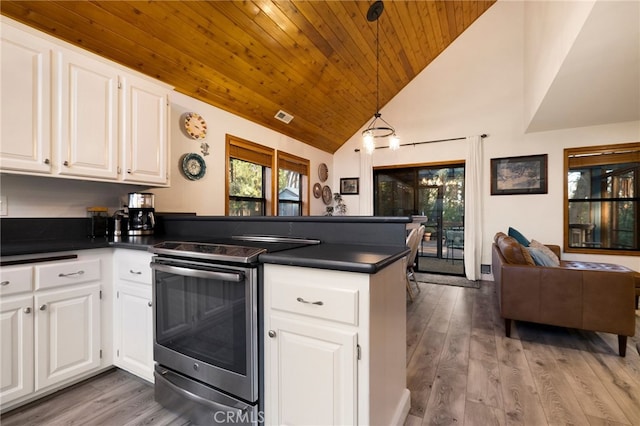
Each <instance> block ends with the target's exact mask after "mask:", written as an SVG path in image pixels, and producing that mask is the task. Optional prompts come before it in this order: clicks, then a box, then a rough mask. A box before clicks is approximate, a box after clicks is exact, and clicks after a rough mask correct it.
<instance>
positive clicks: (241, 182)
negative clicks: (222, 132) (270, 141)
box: [226, 135, 274, 216]
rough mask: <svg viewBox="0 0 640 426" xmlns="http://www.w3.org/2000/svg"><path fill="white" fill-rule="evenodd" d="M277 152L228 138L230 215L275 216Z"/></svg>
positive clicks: (228, 198) (228, 213)
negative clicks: (273, 187) (273, 192)
mask: <svg viewBox="0 0 640 426" xmlns="http://www.w3.org/2000/svg"><path fill="white" fill-rule="evenodd" d="M273 153H274V150H273V149H271V148H267V147H264V146H262V145H258V144H255V143H253V142H249V141H245V140H243V139H240V138H236V137H233V136H230V135H227V161H228V163H227V164H228V169H227V209H226V211H227V215H229V216H269V215H270V214H271V205H272V201H271V200H272V196H271V170H272V169H273V161H274V155H273Z"/></svg>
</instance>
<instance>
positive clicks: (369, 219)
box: [163, 215, 412, 223]
mask: <svg viewBox="0 0 640 426" xmlns="http://www.w3.org/2000/svg"><path fill="white" fill-rule="evenodd" d="M163 220H165V221H184V220H189V221H221V222H264V221H269V222H334V223H335V222H347V223H349V222H355V223H411V220H412V219H411V216H186V217H185V216H180V215H175V216H165V217H163Z"/></svg>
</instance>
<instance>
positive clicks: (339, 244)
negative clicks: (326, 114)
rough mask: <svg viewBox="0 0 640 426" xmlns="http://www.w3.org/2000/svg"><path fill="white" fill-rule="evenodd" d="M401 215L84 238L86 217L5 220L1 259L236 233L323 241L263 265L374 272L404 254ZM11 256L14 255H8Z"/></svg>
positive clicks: (178, 223)
mask: <svg viewBox="0 0 640 426" xmlns="http://www.w3.org/2000/svg"><path fill="white" fill-rule="evenodd" d="M409 221H410V219H409V218H402V217H296V218H284V217H268V218H266V217H261V218H254V217H252V218H234V217H226V216H224V217H195V216H193V217H192V216H189V217H183V216H180V215H169V216H163V217H162V219H160V218H159V220H158V223H157V224H158V225H159V226H158V229H157V230H156V234H155V235H153V236H139V237H138V236H135V237H134V236H124V237H119V238H117V239H114V238H113V237H111V238H110V239H107V238H94V239H91V238H87V236H86V235H87V223H88V222H87V218H8V219H3V220H2V222H1V225H2V233H1V234H0V237H1V240H0V241H1V245H0V260H1V261H8V262H12V261H13V260H17V258H25V257H28V258H31V257H32V256H33V255H39V254H46V253H62V252H73V251H79V250H88V249H100V248H126V249H131V250H145V251H146V250H148V249H149V247H150V246H152V245H154V244H158V243H161V242H163V241H216V240H224V239H228V238H230V237H231V236H234V235H278V236H292V237H305V238H311V239H318V240H320V241H322V243H321V244H319V245H314V246H304V247H299V248H293V249H290V250H284V251H279V252H277V251H276V252H273V253H265V254H263V255H261V256H260V261H261V262H263V263H273V264H280V265H291V266H302V267H309V268H319V269H335V270H341V271H350V272H362V273H368V274H373V273H376V272H377V271H379V270H381V269H383V268H385V267H386V266H388V265H390V264H391V263H393V262H395V261H396V260H398V259H400V258H402V257H403V256H406V255H407V253H409V250H408V249H407V248H406V247H405V245H404V243H405V237H406V233H405V224H406V223H408V222H409ZM12 258H14V259H12Z"/></svg>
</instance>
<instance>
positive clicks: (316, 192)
mask: <svg viewBox="0 0 640 426" xmlns="http://www.w3.org/2000/svg"><path fill="white" fill-rule="evenodd" d="M313 196H314V197H316V198H320V197H321V196H322V185H320V184H319V183H316V184H315V185H313Z"/></svg>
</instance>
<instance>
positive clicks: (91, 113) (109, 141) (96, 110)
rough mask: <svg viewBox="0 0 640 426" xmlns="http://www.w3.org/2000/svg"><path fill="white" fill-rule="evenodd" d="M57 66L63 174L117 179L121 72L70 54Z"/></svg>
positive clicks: (57, 120) (58, 132)
mask: <svg viewBox="0 0 640 426" xmlns="http://www.w3.org/2000/svg"><path fill="white" fill-rule="evenodd" d="M54 64H55V72H54V82H55V85H56V89H57V90H54V92H53V93H54V99H55V100H56V102H59V108H54V110H55V111H56V112H57V114H56V117H55V119H54V129H56V130H55V131H54V132H55V137H54V140H55V139H57V138H59V141H58V143H57V144H56V145H57V146H58V148H59V150H60V151H59V155H58V164H57V166H58V167H57V168H58V170H59V173H60V174H63V175H73V176H86V177H90V178H91V177H93V178H103V179H117V177H118V70H117V69H116V68H112V67H109V66H107V65H105V64H104V63H102V62H98V61H95V60H93V59H91V58H89V57H87V56H86V55H82V54H78V53H75V52H71V51H66V50H65V51H63V52H60V53H58V54H56V55H55V57H54Z"/></svg>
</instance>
